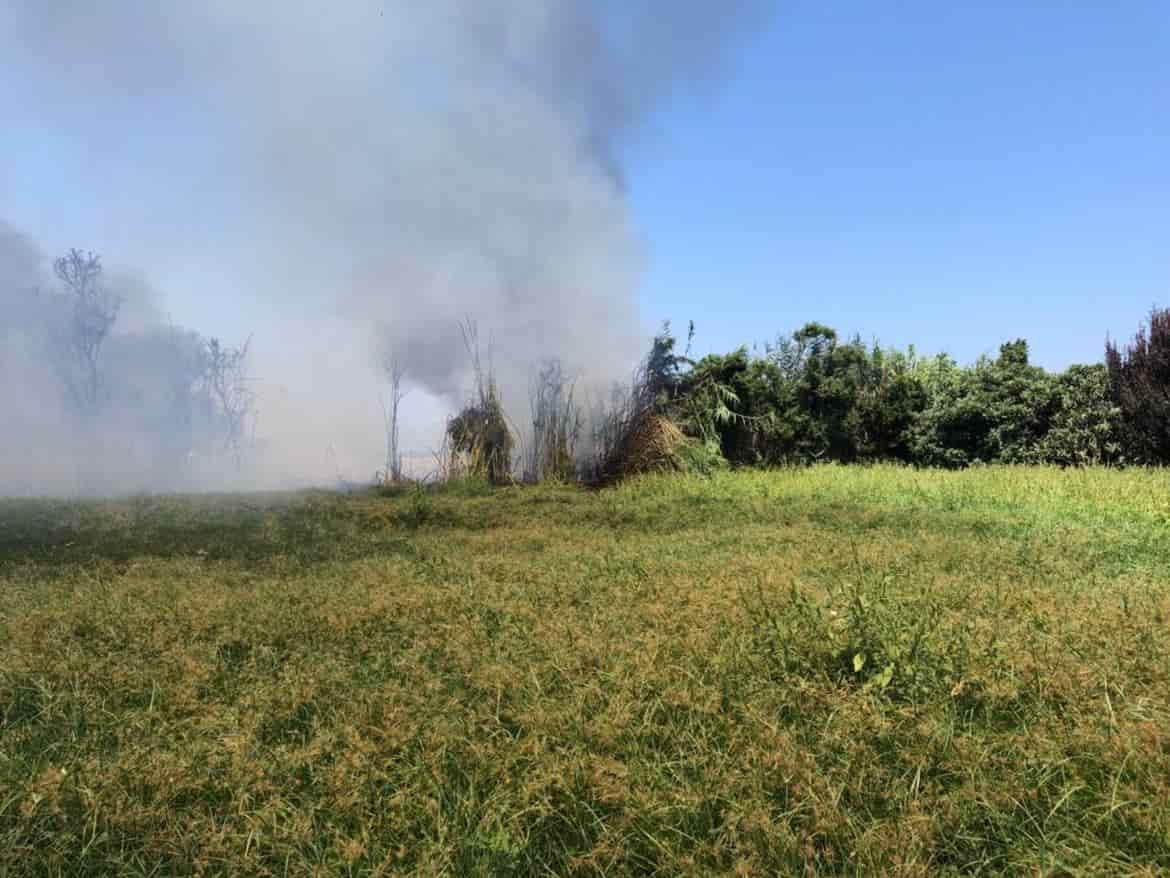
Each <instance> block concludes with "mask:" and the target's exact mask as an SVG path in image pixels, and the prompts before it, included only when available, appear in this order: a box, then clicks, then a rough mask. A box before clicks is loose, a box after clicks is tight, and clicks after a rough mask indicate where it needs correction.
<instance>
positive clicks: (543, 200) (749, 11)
mask: <svg viewBox="0 0 1170 878" xmlns="http://www.w3.org/2000/svg"><path fill="white" fill-rule="evenodd" d="M767 5H768V4H766V3H764V2H752V0H741V2H733V3H730V4H729V3H723V4H718V5H714V4H709V3H700V2H691V3H672V2H666V0H644V2H641V3H621V4H619V3H612V2H601V3H598V2H593V0H439V2H432V3H416V2H413V0H388V2H383V3H375V2H370V0H355V2H341V3H335V4H329V5H327V6H326V5H321V4H286V3H281V4H276V3H263V2H261V3H237V2H229V0H208V2H203V3H198V4H189V3H178V2H163V3H155V2H136V0H121V2H118V0H115V2H110V3H103V4H98V5H94V4H88V3H82V2H66V0H58V2H49V3H30V2H27V0H0V53H2V54H3V55H4V57H5V58H6V59H7V60H6V66H7V67H9V69H11V70H13V71H15V72H16V73H17V74H18V81H19V87H18V88H17V89H15V90H14V92H13V93H14V94H15V95H17V97H18V99H19V101H20V110H21V113H22V115H21V118H22V119H26V120H27V119H30V118H31V119H34V120H35V121H36V124H37V132H36V133H35V134H32V133H29V132H28V131H25V132H24V134H23V139H22V138H20V137H18V138H17V139H16V141H15V145H14V146H13V147H12V148H13V149H19V148H20V147H21V144H24V145H28V144H29V143H31V142H33V141H34V140H35V141H36V143H38V144H42V143H43V144H44V145H45V148H46V150H47V151H48V152H50V153H51V154H52V156H53V157H55V158H58V159H61V160H62V161H64V162H66V163H68V165H69V167H71V168H72V169H73V170H74V171H76V170H77V169H78V168H81V169H82V172H81V176H82V177H84V178H85V179H86V180H88V181H90V183H89V184H87V185H86V187H85V189H84V190H83V191H72V192H69V193H67V195H68V197H61V193H59V192H56V191H52V190H51V187H52V181H51V180H50V179H46V180H45V185H46V187H47V191H51V195H50V198H51V199H53V201H54V204H55V205H56V206H55V208H54V210H53V212H51V213H50V215H51V216H52V217H53V219H54V221H57V220H58V219H59V227H60V228H61V229H62V230H63V232H64V230H68V238H69V240H68V242H67V245H68V246H78V247H82V248H87V247H91V246H92V247H95V248H98V247H101V246H102V243H101V242H102V241H113V242H116V243H117V244H118V245H119V246H118V248H117V252H108V249H109V248H106V252H103V255H104V256H105V257H106V259H107V260H109V261H110V262H111V263H117V264H129V265H134V266H136V267H137V269H138V270H140V271H141V272H143V273H144V275H145V276H147V277H150V278H153V279H154V280H155V282H157V283H159V285H160V287H164V288H167V289H168V290H169V289H170V288H171V287H172V286H177V287H179V288H180V289H181V290H182V292H183V293H184V296H183V298H184V301H185V302H186V304H185V307H184V308H183V314H184V316H186V315H193V317H195V318H197V319H198V323H199V325H198V326H196V327H195V328H196V329H199V330H200V331H205V332H209V333H212V334H217V333H224V332H227V333H228V334H233V333H235V334H240V335H246V334H247V333H254V334H255V339H256V342H255V347H254V349H253V352H254V354H255V362H254V366H255V373H256V377H257V393H258V396H259V398H260V401H261V402H260V409H261V418H260V422H259V432H260V434H261V435H263V436H264V437H265V438H266V440H268V441H269V442H270V443H271V448H270V450H269V451H270V456H272V459H271V460H270V463H273V464H274V465H276V464H277V463H278V462H279V461H281V460H282V459H283V460H285V461H287V464H288V468H289V469H291V470H292V471H295V472H296V473H298V474H300V476H302V477H305V476H308V477H310V478H313V477H317V476H319V475H320V474H319V473H315V472H312V469H313V467H315V466H318V465H319V464H321V461H322V460H324V456H323V449H325V448H326V447H328V446H330V445H332V446H333V447H334V449H335V450H336V448H337V447H338V446H339V445H341V446H345V447H346V448H347V449H348V451H347V452H346V456H347V462H346V463H345V464H344V466H345V467H349V466H352V467H353V468H354V472H356V473H359V474H362V475H364V474H365V472H364V468H365V466H366V461H367V460H368V461H369V465H370V466H371V467H372V466H373V465H374V464H375V463H376V461H377V459H378V457H377V454H378V452H377V448H378V443H379V441H380V437H379V435H378V430H377V424H378V414H377V406H376V399H375V394H376V389H375V380H376V376H375V375H374V373H373V369H372V365H371V362H372V357H371V349H372V348H373V346H374V343H375V342H389V343H390V344H391V345H392V346H393V347H394V348H395V350H396V351H398V352H400V355H401V357H402V358H403V359H404V361H405V363H406V370H407V374H408V376H409V380H410V381H411V382H412V383H413V385H414V386H415V387H416V388H418V390H419V391H421V392H418V393H416V394H415V395H414V399H413V401H412V405H413V406H414V407H415V408H416V409H417V410H418V412H419V413H420V417H421V419H422V421H423V422H425V423H426V424H428V425H429V426H428V428H424V429H422V430H420V431H419V434H418V435H416V436H411V435H410V433H409V431H410V429H411V425H410V424H409V423H407V424H406V425H405V426H406V429H407V431H408V435H407V444H410V443H411V441H413V442H414V443H416V444H417V443H419V442H422V441H425V440H426V438H427V435H429V436H430V437H431V438H433V426H434V425H435V424H437V423H440V422H441V414H440V412H441V410H442V409H443V408H444V406H446V407H450V405H452V404H458V403H459V402H461V401H462V400H461V397H462V394H463V392H464V391H465V390H466V386H467V375H466V368H467V359H466V357H465V355H464V351H463V345H462V339H461V337H460V334H459V330H458V323H459V321H460V320H463V319H466V318H471V319H473V320H475V321H476V322H477V323H478V324H479V326H480V329H481V333H482V334H483V335H484V336H485V338H486V337H488V336H490V338H491V348H492V361H493V364H494V366H495V368H496V370H497V372H498V374H499V378H500V381H501V385H502V387H503V389H504V395H505V398H506V401H507V403H508V405H509V407H511V408H513V409H514V410H516V411H521V410H523V408H524V405H525V400H524V395H525V392H526V388H527V380H528V375H529V371H530V369H531V368H533V366H534V365H535V364H536V363H537V362H538V361H539V360H541V359H542V358H545V357H549V356H557V357H560V358H562V359H563V360H564V362H565V364H566V367H567V368H568V369H569V370H571V371H572V372H575V373H581V372H588V373H589V378H590V379H591V380H596V381H599V382H605V381H607V380H609V379H611V378H613V377H615V376H619V375H621V376H624V375H625V374H627V372H628V369H629V367H630V366H631V365H632V364H633V362H634V360H635V359H636V358H637V355H638V353H639V352H640V349H641V347H642V346H643V341H644V338H645V335H646V332H645V326H644V325H643V321H642V320H641V317H640V315H639V313H638V308H637V302H636V287H637V283H638V277H639V270H640V264H641V262H642V259H643V256H642V253H641V252H640V247H639V242H638V236H637V234H636V232H635V230H634V229H633V228H632V227H631V221H630V216H629V211H628V209H627V204H626V198H625V191H626V187H627V185H630V184H629V182H628V181H627V180H626V179H625V174H624V172H623V170H622V167H621V153H622V149H623V146H624V145H625V144H626V143H627V142H628V140H629V138H630V137H631V136H633V135H634V134H636V132H637V130H638V126H639V124H640V123H642V122H643V121H644V120H646V119H647V117H648V116H649V114H651V113H652V112H653V110H654V108H655V107H656V106H657V105H658V104H659V103H660V101H661V100H662V99H663V98H664V97H666V96H668V95H670V94H671V93H673V92H675V91H676V90H678V89H680V88H685V87H690V86H693V85H696V84H700V83H704V82H710V81H713V80H714V79H715V74H717V72H718V71H719V70H720V69H721V66H722V63H723V62H724V61H725V58H724V54H725V51H726V49H727V47H728V46H729V45H732V44H733V42H732V41H733V38H734V37H735V36H737V34H738V33H739V32H741V31H746V30H749V29H750V28H751V26H752V25H753V24H754V23H756V22H757V21H759V19H760V17H761V16H762V15H763V14H764V13H765V11H766V9H765V7H766V6H767ZM6 151H7V150H6V148H5V147H3V146H0V159H4V160H8V159H12V158H14V156H10V155H5V153H6ZM25 158H26V159H27V155H26V156H25ZM23 165H24V166H27V165H28V163H27V161H25V162H24V163H23ZM45 171H46V175H47V176H50V175H51V171H52V169H51V168H46V169H45ZM9 183H10V184H11V185H17V181H15V180H10V181H9ZM22 185H29V183H28V181H25V182H24V183H23V184H22ZM2 218H3V219H5V220H7V221H8V222H10V223H13V224H14V225H15V226H16V227H19V226H20V225H21V218H20V217H14V216H6V217H2ZM89 232H93V233H94V237H95V238H100V239H101V241H89V240H77V237H78V236H81V235H84V234H86V233H89ZM99 233H100V234H99ZM14 234H18V233H9V239H10V240H9V243H8V244H7V245H5V249H4V250H2V251H0V259H2V260H3V261H4V264H3V265H0V278H2V279H3V283H4V285H5V286H4V289H3V291H2V292H0V295H3V297H4V298H3V301H4V303H5V307H6V308H9V309H12V308H17V307H21V308H23V307H25V305H20V306H17V305H16V304H15V303H16V301H17V300H19V299H21V297H22V296H23V295H24V294H25V291H27V289H28V287H29V286H30V281H32V282H34V283H35V282H36V281H37V271H38V269H37V260H36V258H35V256H34V257H30V255H29V253H30V252H33V253H35V247H33V246H31V245H30V246H25V245H24V244H28V243H29V242H24V244H21V245H14V244H12V243H11V242H12V240H17V238H15V237H14ZM51 255H56V254H55V253H54V254H51ZM41 265H42V270H43V261H42V263H41ZM110 280H111V281H112V278H110ZM135 291H137V294H136V293H135ZM118 292H119V294H120V295H122V296H123V298H124V299H125V300H126V309H125V311H124V312H123V314H122V315H121V318H120V321H119V325H118V327H117V330H116V332H124V331H125V330H127V329H130V328H133V329H135V330H136V331H150V328H151V327H154V328H158V327H161V326H165V325H166V323H167V319H166V318H165V317H164V316H163V315H164V314H168V313H170V312H169V311H168V309H167V307H166V304H165V302H164V301H163V300H162V299H161V298H160V297H158V296H155V295H153V294H151V293H149V289H148V287H146V286H145V283H144V282H143V281H139V280H135V281H134V282H133V283H130V282H129V281H127V280H126V279H125V278H123V279H120V280H119V289H118ZM191 300H196V301H198V302H199V303H200V305H201V306H202V307H199V306H192V305H191V304H190V302H191ZM135 302H138V303H140V304H141V305H142V306H143V307H142V308H132V307H131V305H132V304H133V303H135ZM143 309H145V310H143ZM150 309H153V315H152V314H151V313H150ZM132 311H133V312H135V313H136V314H137V316H136V317H135V318H134V319H135V320H136V323H135V324H134V325H133V326H130V325H129V323H130V321H131V318H132V316H133V315H132V313H131V312H132ZM139 312H141V313H139ZM9 334H10V335H11V334H12V333H11V332H10V333H9ZM238 340H240V341H242V338H240V339H238ZM5 356H6V358H7V359H11V358H12V357H13V356H15V357H17V358H18V359H19V358H21V357H24V358H26V360H27V356H28V354H27V351H26V352H24V353H21V352H19V351H16V352H14V349H12V348H11V347H10V349H9V350H8V351H7V353H6V355H5ZM26 365H29V368H31V369H33V371H37V368H36V367H35V366H33V365H31V364H27V363H26ZM144 368H152V367H151V366H149V365H147V364H144ZM40 371H43V370H40ZM21 387H22V388H24V389H23V390H21V391H19V394H18V395H20V396H22V397H27V396H28V393H27V392H26V391H27V388H28V387H29V385H28V384H27V382H25V383H23V384H22V385H21ZM6 395H12V390H11V389H10V390H9V391H6ZM428 397H429V398H430V400H431V401H430V402H427V401H426V399H427V398H428ZM50 398H51V394H50V393H49V392H48V391H47V390H38V391H37V393H36V394H35V396H34V397H33V399H32V400H29V399H27V398H25V399H23V400H22V404H25V403H27V404H29V405H31V406H32V407H33V408H35V409H38V410H42V409H43V410H46V411H47V410H48V409H50V408H51V406H49V400H50ZM4 402H5V404H6V405H7V406H9V407H11V406H12V405H14V404H16V403H15V401H13V400H9V399H5V400H4ZM41 413H42V414H43V413H44V412H43V411H42V412H41ZM408 420H409V418H408ZM24 423H25V426H26V429H28V430H32V433H31V435H26V436H24V437H22V439H23V441H24V442H26V443H31V442H35V440H36V439H38V438H39V437H40V436H41V432H42V431H43V430H45V429H48V428H47V427H46V426H45V425H44V424H41V423H36V424H35V425H34V424H33V423H32V422H30V421H27V420H26V421H25V422H24ZM36 444H39V443H36ZM313 461H316V463H313ZM99 468H100V467H99ZM280 468H281V467H280V466H279V465H277V469H280ZM306 468H307V469H306ZM5 482H6V477H5V476H4V475H0V489H2V488H3V486H4V484H5Z"/></svg>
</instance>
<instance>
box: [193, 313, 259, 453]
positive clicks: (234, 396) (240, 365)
mask: <svg viewBox="0 0 1170 878" xmlns="http://www.w3.org/2000/svg"><path fill="white" fill-rule="evenodd" d="M251 344H252V338H251V336H249V337H248V339H247V340H246V341H245V342H244V343H243V344H242V345H240V346H239V347H228V346H226V345H224V344H223V343H222V342H220V340H219V339H218V338H211V339H208V341H207V345H206V351H207V353H206V359H205V361H204V362H205V372H204V379H203V380H204V384H205V386H206V390H207V392H208V394H209V395H210V397H211V400H212V402H213V404H214V405H215V407H216V408H217V409H218V410H219V411H218V414H219V417H220V419H221V423H222V427H223V435H224V444H223V450H224V451H225V452H227V453H228V454H231V455H232V456H233V457H234V458H235V461H236V466H237V467H238V466H240V465H241V464H242V462H243V454H244V446H245V443H246V439H247V436H248V429H249V425H250V424H252V423H254V422H255V418H256V395H255V394H254V393H252V390H251V388H250V387H249V386H248V385H249V383H250V376H249V375H248V350H249V348H250V347H251Z"/></svg>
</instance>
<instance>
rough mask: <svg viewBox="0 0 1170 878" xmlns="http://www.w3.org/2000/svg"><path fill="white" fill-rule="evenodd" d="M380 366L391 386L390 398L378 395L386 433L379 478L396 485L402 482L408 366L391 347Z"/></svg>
mask: <svg viewBox="0 0 1170 878" xmlns="http://www.w3.org/2000/svg"><path fill="white" fill-rule="evenodd" d="M378 365H379V368H380V369H381V371H382V377H383V378H385V380H386V383H387V384H388V385H389V397H386V396H383V395H382V394H379V395H378V401H379V403H381V405H382V423H383V426H384V428H385V431H386V466H385V469H383V470H382V472H381V473H380V474H379V477H380V480H381V481H382V482H385V483H386V484H395V483H397V482H400V481H402V451H401V448H400V447H399V442H398V427H399V422H398V412H399V407H400V406H401V405H402V400H403V399H405V398H406V394H407V390H406V388H405V387H403V381H405V379H406V366H405V365H404V364H403V362H402V361H401V360H400V359H398V356H397V355H396V354H395V353H394V351H393V349H391V348H390V347H389V346H385V347H383V349H382V352H381V355H380V357H379V363H378Z"/></svg>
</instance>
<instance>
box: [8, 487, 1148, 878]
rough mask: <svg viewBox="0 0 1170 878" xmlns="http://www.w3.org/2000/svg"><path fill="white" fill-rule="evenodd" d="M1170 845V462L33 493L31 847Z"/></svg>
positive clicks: (206, 859)
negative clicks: (429, 487)
mask: <svg viewBox="0 0 1170 878" xmlns="http://www.w3.org/2000/svg"><path fill="white" fill-rule="evenodd" d="M199 873H202V874H237V875H239V874H256V875H310V874H314V875H334V874H336V875H375V874H377V875H399V874H402V875H439V874H445V875H452V876H459V875H563V874H572V875H634V874H638V875H648V874H660V875H708V874H736V875H877V874H885V875H923V876H925V875H958V874H989V875H990V874H1021V875H1109V876H1113V875H1162V874H1170V474H1167V473H1163V472H1154V471H1136V470H1135V471H1123V472H1119V471H1106V470H1084V471H1065V472H1061V471H1057V470H1046V469H1010V468H1002V469H1000V468H987V469H978V470H970V471H967V472H962V473H943V472H916V471H913V470H909V469H900V468H893V467H877V468H855V469H847V468H837V467H823V468H815V469H808V470H794V471H785V472H775V473H730V474H723V475H719V476H716V477H714V478H712V479H710V480H703V479H697V478H695V479H690V478H685V477H676V478H647V479H644V480H642V481H640V482H637V483H633V484H629V485H626V486H623V487H619V488H614V489H610V490H606V491H593V492H591V491H585V490H581V489H576V488H570V487H540V488H515V489H504V490H499V491H487V490H484V489H477V488H474V487H468V486H463V487H460V486H454V487H449V488H447V489H446V490H444V491H442V492H431V493H426V492H420V491H405V492H403V493H401V494H400V495H398V496H392V497H382V496H363V497H342V496H334V495H327V494H311V495H304V494H301V495H296V496H265V497H257V496H238V497H220V498H139V499H129V500H124V501H111V502H69V503H65V502H47V501H46V502H25V501H0V875H98V874H108V875H148V874H151V875H177V874H199Z"/></svg>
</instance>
